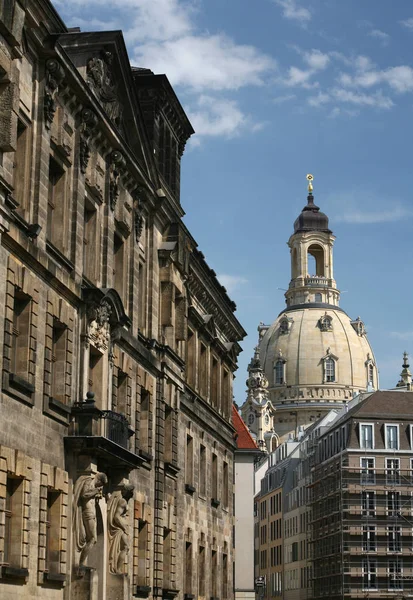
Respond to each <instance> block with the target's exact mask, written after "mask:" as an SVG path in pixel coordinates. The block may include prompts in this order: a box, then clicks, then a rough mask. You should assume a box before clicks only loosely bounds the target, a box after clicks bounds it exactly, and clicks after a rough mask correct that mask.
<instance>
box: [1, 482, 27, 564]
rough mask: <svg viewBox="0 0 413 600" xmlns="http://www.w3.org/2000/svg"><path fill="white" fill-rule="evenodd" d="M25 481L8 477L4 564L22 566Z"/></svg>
mask: <svg viewBox="0 0 413 600" xmlns="http://www.w3.org/2000/svg"><path fill="white" fill-rule="evenodd" d="M22 516H23V480H22V479H14V478H12V477H7V481H6V500H5V527H4V563H5V564H7V565H10V566H13V567H20V564H21V542H22V535H23V534H22V526H21V525H22V523H21V521H22Z"/></svg>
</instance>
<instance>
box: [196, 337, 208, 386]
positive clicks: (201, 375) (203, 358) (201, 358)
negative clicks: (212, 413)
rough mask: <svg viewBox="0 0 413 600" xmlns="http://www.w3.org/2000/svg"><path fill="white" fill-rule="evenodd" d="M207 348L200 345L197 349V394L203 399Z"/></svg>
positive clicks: (205, 381) (205, 382) (205, 383)
mask: <svg viewBox="0 0 413 600" xmlns="http://www.w3.org/2000/svg"><path fill="white" fill-rule="evenodd" d="M207 356H208V353H207V348H206V346H205V345H204V344H200V348H199V377H198V381H199V393H200V395H201V396H203V397H204V398H205V397H206V395H207V377H208V373H207V370H208V368H207Z"/></svg>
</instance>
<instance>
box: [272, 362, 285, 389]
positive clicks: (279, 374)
mask: <svg viewBox="0 0 413 600" xmlns="http://www.w3.org/2000/svg"><path fill="white" fill-rule="evenodd" d="M284 364H285V363H284V361H283V360H277V362H276V363H275V367H274V372H275V384H279V385H282V384H283V383H285V381H284Z"/></svg>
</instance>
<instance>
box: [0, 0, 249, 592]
mask: <svg viewBox="0 0 413 600" xmlns="http://www.w3.org/2000/svg"><path fill="white" fill-rule="evenodd" d="M0 39H1V45H0V75H1V78H2V81H1V85H2V93H1V95H0V108H1V111H0V112H1V120H2V126H1V128H0V151H1V161H0V254H1V257H0V265H1V269H2V278H1V284H0V312H1V314H0V324H1V325H0V362H1V371H2V392H1V399H0V411H1V419H0V596H1V598H2V599H3V598H4V600H9V599H10V600H11V599H12V598H13V599H14V598H15V597H16V594H17V595H18V596H19V598H20V597H21V598H48V599H49V598H50V599H52V598H56V599H57V598H66V599H69V598H70V599H73V598H74V599H79V600H83V599H84V600H89V599H90V600H92V599H95V598H99V600H105V599H108V600H109V599H112V598H124V599H126V598H131V597H140V598H159V599H160V598H165V599H173V598H179V599H180V600H183V599H184V598H186V599H187V600H190V599H191V598H193V597H194V596H202V597H206V596H209V597H212V598H220V599H222V600H225V599H226V598H231V595H232V572H233V568H232V565H233V548H232V526H233V503H232V481H233V454H234V448H235V444H234V439H233V433H234V429H233V426H232V413H231V411H232V381H233V373H234V371H235V369H236V362H237V355H238V353H239V351H240V346H239V341H240V340H241V339H242V337H243V336H244V335H245V332H244V330H243V329H242V327H241V326H240V324H239V322H238V321H237V319H236V317H235V316H234V311H235V305H234V303H233V302H232V301H231V300H230V299H229V297H228V296H227V293H226V291H225V289H224V288H223V287H222V286H221V285H220V284H219V282H218V281H217V279H216V276H215V273H214V272H213V271H212V270H211V269H210V267H209V266H208V265H207V263H206V261H205V258H204V256H203V254H202V252H200V250H199V249H198V247H197V244H196V242H195V240H194V238H193V237H192V236H191V234H190V232H189V231H188V230H187V228H186V227H185V225H184V224H183V222H182V217H183V214H184V211H183V208H182V206H181V202H180V193H179V190H180V163H181V157H182V154H183V151H184V147H185V143H186V141H187V139H188V138H189V137H190V135H192V133H193V130H192V127H191V124H190V123H189V121H188V119H187V117H186V115H185V113H184V111H183V109H182V107H181V105H180V103H179V100H178V99H177V97H176V95H175V93H174V91H173V89H172V87H171V86H170V84H169V82H168V79H167V78H166V76H165V75H154V74H153V73H152V72H151V71H149V70H148V69H143V68H131V67H130V63H129V59H128V56H127V52H126V49H125V44H124V41H123V37H122V34H121V33H120V32H99V33H81V32H80V31H79V30H78V29H71V30H68V29H67V28H66V26H65V25H64V23H63V22H62V21H61V19H60V18H59V15H58V14H57V13H56V11H55V10H54V8H53V7H52V5H51V3H50V2H48V1H47V0H45V1H44V2H43V1H42V2H35V1H31V0H29V1H28V2H24V3H23V2H19V1H17V0H13V1H12V2H9V3H6V4H4V5H2V6H1V7H0Z"/></svg>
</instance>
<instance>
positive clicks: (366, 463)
mask: <svg viewBox="0 0 413 600" xmlns="http://www.w3.org/2000/svg"><path fill="white" fill-rule="evenodd" d="M360 467H361V485H372V484H375V483H376V473H375V468H374V458H370V457H363V458H361V459H360Z"/></svg>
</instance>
